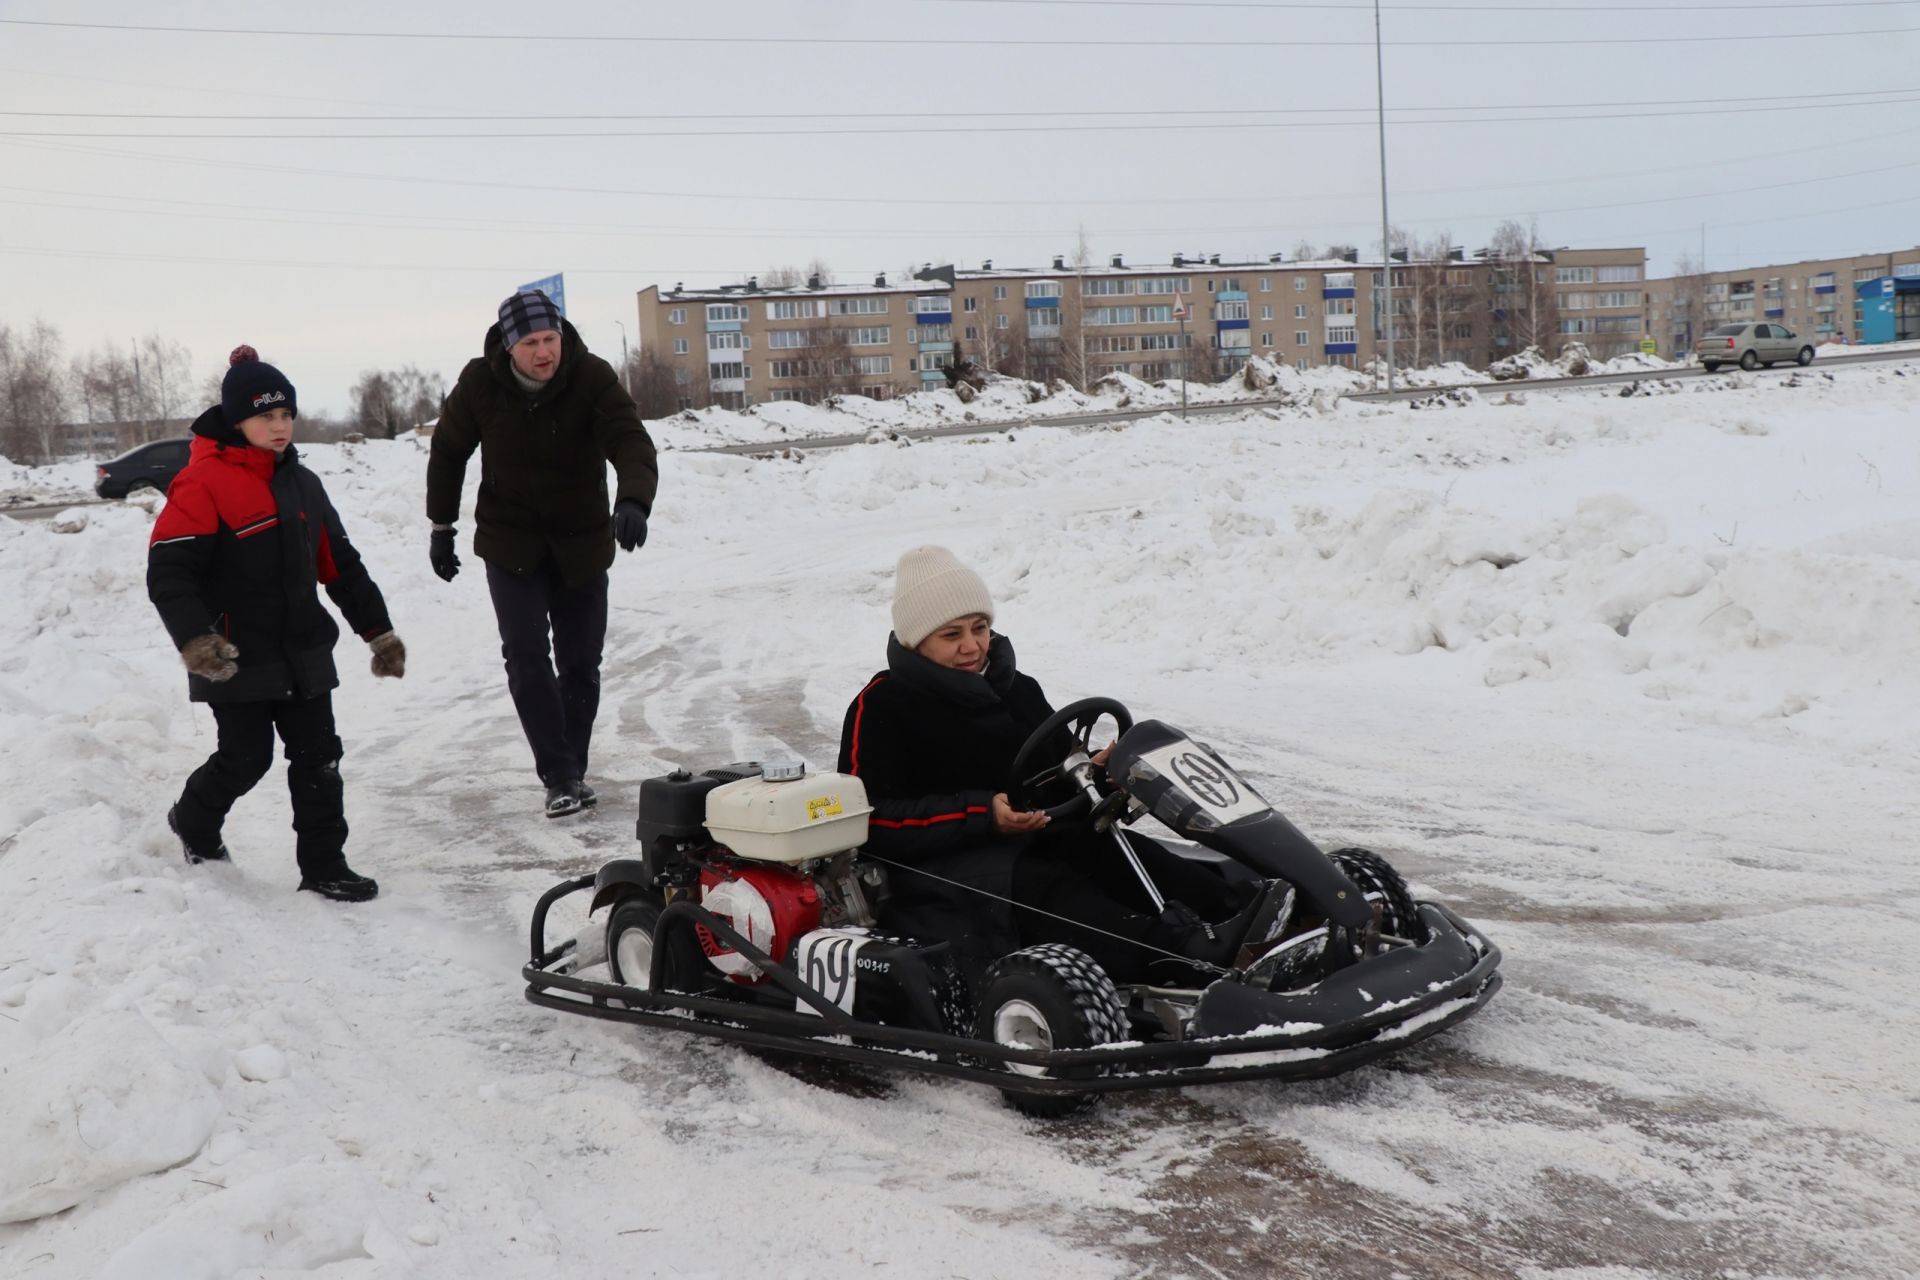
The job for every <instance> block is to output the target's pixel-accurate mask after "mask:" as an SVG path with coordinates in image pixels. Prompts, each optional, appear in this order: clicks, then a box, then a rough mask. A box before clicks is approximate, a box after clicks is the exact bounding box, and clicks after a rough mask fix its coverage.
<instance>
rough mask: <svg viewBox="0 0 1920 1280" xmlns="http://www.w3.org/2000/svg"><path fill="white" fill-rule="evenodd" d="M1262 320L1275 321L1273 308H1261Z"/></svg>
mask: <svg viewBox="0 0 1920 1280" xmlns="http://www.w3.org/2000/svg"><path fill="white" fill-rule="evenodd" d="M1260 318H1261V319H1262V320H1271V319H1273V308H1272V307H1261V308H1260Z"/></svg>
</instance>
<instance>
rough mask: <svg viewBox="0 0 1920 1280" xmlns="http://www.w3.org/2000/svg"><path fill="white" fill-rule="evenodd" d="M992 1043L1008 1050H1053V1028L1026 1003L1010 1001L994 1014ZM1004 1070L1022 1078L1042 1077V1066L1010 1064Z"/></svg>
mask: <svg viewBox="0 0 1920 1280" xmlns="http://www.w3.org/2000/svg"><path fill="white" fill-rule="evenodd" d="M993 1039H994V1043H996V1044H1001V1045H1005V1046H1006V1047H1007V1048H1009V1049H1045V1050H1048V1051H1049V1052H1051V1051H1052V1049H1053V1027H1052V1026H1051V1025H1049V1024H1048V1022H1047V1015H1046V1014H1044V1013H1041V1012H1040V1010H1038V1009H1036V1008H1034V1007H1033V1006H1032V1005H1031V1004H1028V1003H1027V1002H1026V1001H1025V1000H1009V1001H1007V1002H1006V1003H1005V1004H1003V1005H1001V1006H1000V1007H999V1008H998V1009H996V1010H994V1012H993ZM1007 1069H1008V1070H1010V1071H1013V1072H1015V1073H1017V1074H1019V1075H1023V1076H1043V1075H1045V1074H1047V1069H1046V1068H1045V1067H1040V1066H1035V1065H1034V1064H1033V1063H1030V1062H1009V1063H1008V1064H1007Z"/></svg>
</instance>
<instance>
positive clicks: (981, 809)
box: [867, 804, 987, 829]
mask: <svg viewBox="0 0 1920 1280" xmlns="http://www.w3.org/2000/svg"><path fill="white" fill-rule="evenodd" d="M986 811H987V806H985V805H983V804H970V805H968V806H967V807H966V808H964V809H962V810H960V811H958V812H957V813H936V814H934V815H933V816H932V817H931V818H900V819H897V820H896V819H893V818H868V819H867V821H868V822H870V823H872V824H873V825H874V826H876V827H889V828H894V829H897V828H900V827H930V826H932V825H933V824H934V823H936V822H965V821H966V820H967V819H968V818H971V817H973V816H974V815H975V814H977V813H985V812H986Z"/></svg>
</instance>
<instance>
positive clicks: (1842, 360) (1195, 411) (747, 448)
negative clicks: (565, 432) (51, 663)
mask: <svg viewBox="0 0 1920 1280" xmlns="http://www.w3.org/2000/svg"><path fill="white" fill-rule="evenodd" d="M1887 360H1920V350H1909V351H1866V352H1859V353H1857V354H1853V355H1844V356H1822V357H1820V358H1819V359H1817V360H1815V361H1814V362H1813V363H1812V364H1811V365H1809V366H1808V367H1807V368H1806V369H1804V370H1803V369H1801V368H1800V366H1798V365H1781V366H1779V367H1777V368H1774V369H1771V370H1766V369H1762V370H1756V371H1755V372H1754V373H1752V374H1748V375H1746V376H1749V377H1767V376H1769V375H1772V376H1776V377H1784V376H1786V375H1787V374H1789V373H1817V372H1819V371H1820V370H1823V369H1830V368H1832V367H1834V366H1835V365H1848V364H1874V363H1879V362H1882V361H1887ZM1734 372H1736V370H1733V369H1727V370H1725V371H1721V372H1716V373H1711V374H1710V373H1708V372H1707V371H1706V370H1705V369H1702V368H1700V367H1699V366H1697V365H1683V366H1681V367H1679V368H1676V369H1643V370H1638V371H1636V372H1633V373H1598V374H1589V375H1587V376H1586V377H1584V378H1526V379H1515V380H1514V381H1512V382H1458V383H1447V384H1444V385H1441V386H1432V387H1409V388H1406V389H1404V390H1400V391H1391V392H1389V391H1355V392H1350V393H1348V394H1346V395H1343V396H1341V397H1340V398H1341V399H1342V400H1358V401H1380V400H1416V399H1419V398H1420V397H1422V396H1431V395H1438V394H1443V393H1445V392H1448V391H1454V390H1459V389H1461V388H1465V389H1467V390H1471V391H1477V392H1481V393H1483V394H1484V393H1487V392H1493V391H1579V390H1584V389H1586V388H1589V387H1605V386H1618V385H1621V384H1623V383H1628V382H1656V381H1666V380H1669V379H1675V378H1710V377H1711V378H1722V377H1726V376H1727V375H1728V374H1731V373H1734ZM1738 372H1742V373H1744V372H1745V371H1744V370H1740V371H1738ZM1286 403H1288V402H1287V401H1285V400H1282V399H1280V398H1278V397H1256V398H1250V399H1246V400H1230V401H1226V402H1223V403H1217V404H1195V405H1189V406H1188V408H1187V416H1188V417H1190V418H1198V417H1206V416H1209V415H1213V414H1221V413H1244V412H1246V411H1247V410H1249V409H1260V408H1264V407H1267V406H1270V405H1284V404H1286ZM1179 412H1180V407H1179V406H1178V405H1157V406H1155V407H1154V408H1151V409H1110V410H1107V411H1106V412H1103V413H1070V414H1058V415H1054V414H1048V415H1046V416H1044V417H1040V416H1036V417H1032V418H1013V419H1007V418H1000V419H995V420H994V421H991V422H985V421H983V422H954V423H947V424H944V425H942V426H937V427H880V426H876V427H872V428H869V429H868V430H866V431H857V432H849V433H847V434H845V435H833V436H805V437H801V438H799V439H794V440H768V441H756V442H749V443H746V444H714V445H702V446H700V447H698V448H694V449H684V450H676V452H682V453H746V454H760V453H781V452H784V451H786V450H789V449H792V450H807V449H841V448H845V447H846V446H847V445H851V444H864V443H865V442H866V441H868V440H871V439H873V438H874V437H875V436H881V437H884V438H887V439H898V440H939V439H943V438H945V437H947V436H980V435H992V434H994V433H995V432H1006V431H1012V430H1014V429H1015V428H1020V427H1094V426H1101V425H1103V424H1106V423H1113V422H1131V421H1134V420H1136V419H1139V418H1157V417H1159V416H1161V415H1162V414H1166V413H1179Z"/></svg>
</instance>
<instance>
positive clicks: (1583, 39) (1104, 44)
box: [0, 18, 1920, 49]
mask: <svg viewBox="0 0 1920 1280" xmlns="http://www.w3.org/2000/svg"><path fill="white" fill-rule="evenodd" d="M0 26H13V27H53V28H60V29H63V30H70V31H135V32H141V33H145V34H156V33H158V34H167V35H207V36H262V37H266V38H268V39H276V40H285V39H289V38H301V39H321V40H433V41H440V42H449V41H462V42H486V43H494V42H500V41H508V42H512V43H515V44H528V43H536V42H539V43H550V44H552V43H558V44H658V45H695V44H720V45H801V46H810V47H814V46H824V45H844V46H848V47H855V48H865V47H900V46H911V47H925V46H939V47H942V48H954V47H966V48H994V49H1003V48H1049V49H1059V48H1070V49H1087V48H1103V49H1339V48H1355V49H1357V48H1368V49H1370V48H1372V47H1373V44H1374V42H1373V41H1371V40H1244V39H1242V40H1110V39H1100V38H1097V37H1096V38H1082V39H1073V40H1051V39H992V38H985V37H972V36H745V35H726V36H661V35H646V36H634V35H611V34H595V35H574V34H568V33H564V32H540V31H535V32H513V33H506V34H495V33H490V32H474V31H324V30H294V29H274V28H266V27H173V26H160V25H157V24H152V23H123V22H55V21H51V20H47V19H36V18H0ZM1915 32H1920V27H1877V28H1868V29H1864V30H1853V31H1782V32H1732V33H1729V32H1716V33H1714V34H1712V35H1702V36H1677V35H1661V36H1572V37H1560V38H1552V39H1525V40H1388V41H1386V42H1385V43H1386V45H1387V46H1388V47H1390V48H1402V47H1410V48H1421V49H1431V48H1438V47H1449V48H1468V47H1473V48H1503V47H1510V46H1522V45H1524V46H1534V47H1538V46H1548V45H1641V44H1661V45H1669V44H1703V43H1707V44H1718V43H1729V42H1750V41H1756V40H1828V39H1843V38H1848V37H1852V36H1893V35H1911V34H1913V33H1915Z"/></svg>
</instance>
